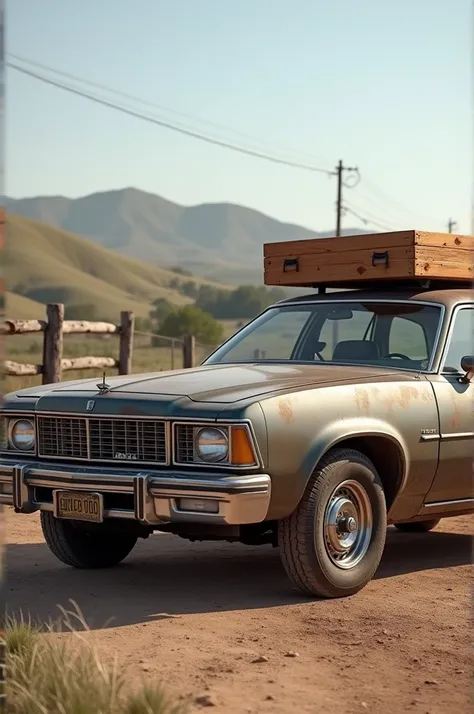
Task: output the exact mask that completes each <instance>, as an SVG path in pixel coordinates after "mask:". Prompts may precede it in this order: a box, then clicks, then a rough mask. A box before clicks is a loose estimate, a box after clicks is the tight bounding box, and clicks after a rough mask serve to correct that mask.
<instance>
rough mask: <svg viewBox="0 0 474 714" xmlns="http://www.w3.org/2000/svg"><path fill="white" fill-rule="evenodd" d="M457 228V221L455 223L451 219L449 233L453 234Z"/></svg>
mask: <svg viewBox="0 0 474 714" xmlns="http://www.w3.org/2000/svg"><path fill="white" fill-rule="evenodd" d="M457 227H458V224H457V223H456V221H453V219H452V218H450V219H449V221H448V233H452V232H453V231H454V230H455V229H456V228H457Z"/></svg>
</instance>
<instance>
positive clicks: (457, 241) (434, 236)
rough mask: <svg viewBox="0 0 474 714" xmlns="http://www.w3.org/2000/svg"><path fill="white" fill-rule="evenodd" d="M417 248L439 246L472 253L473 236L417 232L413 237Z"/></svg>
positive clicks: (473, 247) (473, 248) (473, 249)
mask: <svg viewBox="0 0 474 714" xmlns="http://www.w3.org/2000/svg"><path fill="white" fill-rule="evenodd" d="M415 245H417V246H440V247H443V248H444V247H446V248H459V249H464V250H472V251H474V236H468V235H460V234H456V233H430V232H428V231H417V232H416V236H415Z"/></svg>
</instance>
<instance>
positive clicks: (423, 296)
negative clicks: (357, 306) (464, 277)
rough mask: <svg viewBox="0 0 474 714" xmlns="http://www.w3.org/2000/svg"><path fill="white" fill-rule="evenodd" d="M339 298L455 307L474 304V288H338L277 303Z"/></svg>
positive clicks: (336, 299)
mask: <svg viewBox="0 0 474 714" xmlns="http://www.w3.org/2000/svg"><path fill="white" fill-rule="evenodd" d="M328 300H330V301H333V300H334V301H339V300H345V301H347V300H354V301H359V300H420V301H423V302H433V303H438V304H440V303H441V304H443V305H446V307H454V306H456V305H458V304H459V303H473V304H474V290H471V289H469V288H454V289H442V290H440V289H438V290H420V289H419V288H412V289H409V288H399V289H396V290H337V291H334V292H329V291H328V292H327V293H312V294H309V295H298V296H297V297H292V298H285V299H284V300H280V301H279V302H278V303H277V304H278V305H282V304H286V303H292V304H294V303H303V302H327V301H328Z"/></svg>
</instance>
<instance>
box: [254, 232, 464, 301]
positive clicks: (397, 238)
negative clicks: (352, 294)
mask: <svg viewBox="0 0 474 714" xmlns="http://www.w3.org/2000/svg"><path fill="white" fill-rule="evenodd" d="M473 256H474V236H469V235H457V234H454V233H453V234H451V233H432V232H426V231H416V230H407V231H394V232H392V233H370V234H366V235H355V236H341V237H337V238H314V239H313V238H310V239H306V240H297V241H285V242H280V243H266V244H265V245H264V282H265V285H285V286H293V287H313V286H325V285H328V286H333V287H349V288H350V287H358V286H367V287H370V286H371V285H372V284H379V283H382V284H383V283H389V282H410V281H411V282H416V281H419V280H422V281H426V280H429V281H430V282H431V283H437V282H448V283H453V284H460V285H461V284H463V285H464V284H467V283H469V282H471V281H472V280H473V277H474V270H473V260H474V257H473Z"/></svg>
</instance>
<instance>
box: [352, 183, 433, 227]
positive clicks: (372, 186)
mask: <svg viewBox="0 0 474 714" xmlns="http://www.w3.org/2000/svg"><path fill="white" fill-rule="evenodd" d="M364 183H365V184H366V186H367V188H368V189H369V191H371V193H373V194H374V195H375V196H377V195H378V196H379V197H380V199H381V200H382V201H385V202H386V203H388V204H392V205H393V206H395V208H397V210H399V211H402V212H404V213H407V214H411V215H412V216H413V219H410V220H416V221H420V220H421V221H426V220H428V218H427V216H422V215H421V214H419V213H417V212H416V211H412V210H411V209H410V208H407V207H406V206H404V205H403V204H402V203H400V202H398V201H396V200H395V199H394V198H390V196H388V195H387V194H386V193H384V191H382V189H380V188H379V187H378V186H376V185H375V184H374V183H372V182H371V181H370V180H369V179H367V178H365V177H364ZM429 220H430V221H431V220H432V219H429Z"/></svg>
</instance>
